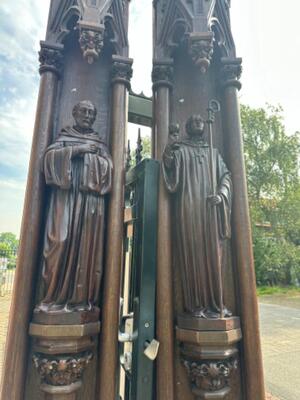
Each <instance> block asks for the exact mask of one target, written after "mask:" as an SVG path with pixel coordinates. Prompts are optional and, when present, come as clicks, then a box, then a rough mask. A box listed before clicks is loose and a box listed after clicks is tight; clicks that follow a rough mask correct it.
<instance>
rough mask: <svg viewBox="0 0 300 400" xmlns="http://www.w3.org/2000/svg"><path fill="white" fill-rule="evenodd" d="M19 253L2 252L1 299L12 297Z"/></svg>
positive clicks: (0, 258)
mask: <svg viewBox="0 0 300 400" xmlns="http://www.w3.org/2000/svg"><path fill="white" fill-rule="evenodd" d="M16 261H17V252H16V251H15V250H5V251H4V250H0V297H4V296H6V295H10V294H11V292H12V288H13V282H14V276H15V269H16Z"/></svg>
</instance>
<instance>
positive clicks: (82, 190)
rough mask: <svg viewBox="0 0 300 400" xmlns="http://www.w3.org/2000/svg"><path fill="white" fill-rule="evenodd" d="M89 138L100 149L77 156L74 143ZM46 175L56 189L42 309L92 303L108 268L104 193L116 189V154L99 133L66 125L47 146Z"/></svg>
mask: <svg viewBox="0 0 300 400" xmlns="http://www.w3.org/2000/svg"><path fill="white" fill-rule="evenodd" d="M86 144H93V145H95V146H96V147H97V149H98V151H97V153H95V154H94V153H84V154H83V155H81V156H78V155H77V156H75V154H74V146H78V145H86ZM44 175H45V179H46V184H47V185H50V186H51V194H50V205H49V210H48V215H47V222H46V230H45V238H44V248H43V278H44V284H45V297H44V299H43V300H42V303H41V305H40V309H44V310H46V311H49V310H50V311H51V310H59V309H76V308H79V309H83V310H84V309H91V308H92V307H93V306H95V305H97V303H98V298H99V290H100V284H101V277H102V272H103V234H104V214H105V213H104V211H105V210H104V206H105V203H104V197H103V196H104V195H105V194H107V193H109V191H110V190H111V183H112V160H111V157H110V155H109V153H108V150H107V148H106V145H105V144H104V143H103V142H101V141H100V140H99V138H98V136H97V135H96V134H95V133H93V132H91V133H87V134H81V133H80V132H78V131H77V130H75V129H74V128H66V129H64V130H62V132H61V134H60V135H59V137H58V139H57V140H56V142H55V143H54V144H53V145H51V146H50V147H49V148H48V149H47V150H46V153H45V156H44Z"/></svg>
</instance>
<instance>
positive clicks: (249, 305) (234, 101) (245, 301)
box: [221, 58, 265, 400]
mask: <svg viewBox="0 0 300 400" xmlns="http://www.w3.org/2000/svg"><path fill="white" fill-rule="evenodd" d="M221 61H222V70H221V75H222V85H223V115H224V125H225V137H226V142H227V158H228V166H229V169H230V170H231V173H232V180H233V182H234V186H233V187H234V195H233V199H234V206H233V216H232V218H233V227H234V232H233V234H234V236H233V241H234V248H235V269H236V273H237V275H238V291H239V303H240V314H241V323H242V330H243V337H244V338H243V371H244V379H245V392H246V398H247V400H252V399H255V400H264V399H265V390H264V379H263V365H262V355H261V345H260V335H259V315H258V304H257V297H256V283H255V269H254V260H253V250H252V238H251V225H250V217H249V211H248V210H249V208H248V194H247V183H246V173H245V162H244V149H243V138H242V133H241V124H240V111H239V103H238V97H237V91H238V90H239V89H240V88H241V84H240V82H239V78H240V75H241V72H242V68H241V59H239V58H223V59H222V60H221ZM254 349H255V351H254Z"/></svg>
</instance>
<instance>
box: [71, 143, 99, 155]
mask: <svg viewBox="0 0 300 400" xmlns="http://www.w3.org/2000/svg"><path fill="white" fill-rule="evenodd" d="M97 151H98V148H97V146H96V145H95V144H82V145H80V146H77V147H76V148H75V155H78V156H81V155H83V154H85V153H92V154H95V153H97Z"/></svg>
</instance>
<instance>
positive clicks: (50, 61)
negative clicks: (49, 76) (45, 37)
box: [39, 42, 64, 76]
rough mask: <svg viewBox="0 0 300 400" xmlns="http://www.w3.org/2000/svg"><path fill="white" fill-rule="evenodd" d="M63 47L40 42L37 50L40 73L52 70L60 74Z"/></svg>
mask: <svg viewBox="0 0 300 400" xmlns="http://www.w3.org/2000/svg"><path fill="white" fill-rule="evenodd" d="M63 49H64V47H63V46H62V45H55V44H48V43H46V42H41V50H40V51H39V62H40V69H39V71H40V74H42V73H44V72H48V71H51V72H54V73H55V74H57V75H58V76H59V75H60V74H61V71H62V67H63Z"/></svg>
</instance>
